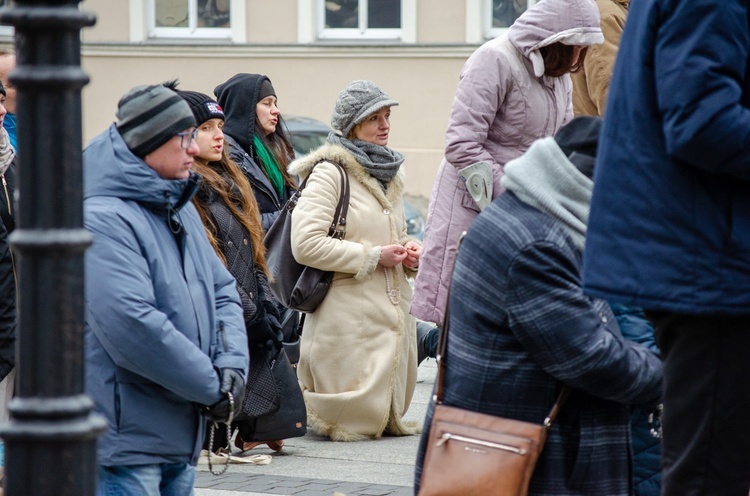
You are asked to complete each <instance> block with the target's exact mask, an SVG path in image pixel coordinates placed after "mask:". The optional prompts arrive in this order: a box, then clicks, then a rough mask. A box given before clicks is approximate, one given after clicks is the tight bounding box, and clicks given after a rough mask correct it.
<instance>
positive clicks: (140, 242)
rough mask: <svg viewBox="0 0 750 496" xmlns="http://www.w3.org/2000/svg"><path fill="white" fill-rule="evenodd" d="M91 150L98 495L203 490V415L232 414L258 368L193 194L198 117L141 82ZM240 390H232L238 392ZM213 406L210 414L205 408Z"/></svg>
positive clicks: (87, 211) (88, 304)
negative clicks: (102, 425)
mask: <svg viewBox="0 0 750 496" xmlns="http://www.w3.org/2000/svg"><path fill="white" fill-rule="evenodd" d="M117 118H118V120H117V122H116V123H115V124H113V125H111V126H110V127H109V128H108V129H107V130H106V131H104V132H103V133H102V134H100V135H99V136H97V137H96V138H94V139H93V141H92V142H91V144H90V145H89V146H88V147H87V148H86V150H85V151H84V153H83V168H84V226H85V227H86V229H88V230H89V231H91V233H92V234H93V244H92V246H91V247H90V248H89V249H88V251H87V252H86V256H85V263H86V265H85V270H86V272H85V274H86V295H85V308H86V322H85V345H86V392H87V393H88V394H89V395H90V396H91V397H92V398H93V399H94V401H95V405H96V406H95V409H96V411H97V412H98V413H99V414H101V415H103V416H104V417H105V418H106V419H107V421H108V422H109V429H108V431H107V432H106V433H105V434H104V435H103V436H102V437H101V438H100V439H99V444H98V456H99V460H98V462H99V487H98V493H97V494H100V495H105V494H118V495H127V496H129V495H133V496H135V495H145V494H148V495H159V494H161V495H162V496H167V495H170V496H172V495H173V496H184V495H188V494H192V493H193V484H194V479H195V465H196V463H197V462H198V455H199V453H200V449H201V446H202V444H203V439H204V433H205V427H206V418H205V417H206V416H208V417H209V418H211V419H212V420H215V421H227V420H228V417H229V415H230V410H231V402H232V400H231V398H233V399H234V402H235V403H236V404H237V406H238V407H239V402H240V401H241V396H242V391H243V389H244V384H245V378H246V375H247V368H248V348H247V337H246V333H245V324H244V320H243V316H242V307H241V305H240V299H239V296H238V294H237V289H236V287H235V280H234V278H233V277H232V276H231V275H230V274H229V272H228V271H227V270H226V268H224V265H223V264H222V263H221V261H220V260H219V259H218V258H217V257H216V254H215V252H214V250H213V249H212V248H211V245H210V244H209V242H208V239H207V238H206V234H205V230H204V228H203V224H202V223H201V220H200V218H199V216H198V213H197V211H196V210H195V207H194V206H193V204H192V203H191V202H190V198H191V197H192V196H193V194H194V193H195V192H196V190H197V187H198V185H199V183H200V179H199V177H198V176H197V175H196V174H195V173H193V172H191V171H190V167H191V165H192V163H193V156H194V155H195V154H196V153H198V145H197V144H196V143H195V120H194V118H193V113H192V112H191V110H190V107H189V106H188V105H187V103H185V101H184V100H183V99H182V98H180V96H178V95H177V94H176V93H175V92H174V91H172V90H170V89H167V88H165V87H164V86H161V85H155V86H139V87H136V88H133V89H132V90H130V91H129V92H128V93H127V94H126V95H125V96H123V97H122V99H121V100H120V102H119V104H118V111H117ZM230 395H231V398H230ZM201 413H203V415H201Z"/></svg>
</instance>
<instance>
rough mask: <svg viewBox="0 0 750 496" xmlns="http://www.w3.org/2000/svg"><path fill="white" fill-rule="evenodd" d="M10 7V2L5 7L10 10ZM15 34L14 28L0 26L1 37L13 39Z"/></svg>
mask: <svg viewBox="0 0 750 496" xmlns="http://www.w3.org/2000/svg"><path fill="white" fill-rule="evenodd" d="M8 7H10V2H7V5H6V6H5V8H8ZM0 8H3V7H0ZM14 34H15V29H14V28H13V26H3V25H0V37H3V38H6V37H7V38H12V37H13V35H14Z"/></svg>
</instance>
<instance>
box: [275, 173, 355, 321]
mask: <svg viewBox="0 0 750 496" xmlns="http://www.w3.org/2000/svg"><path fill="white" fill-rule="evenodd" d="M326 162H329V163H332V164H333V165H335V166H336V167H337V168H338V171H339V174H340V175H341V196H339V202H338V204H337V205H336V211H335V213H334V214H333V220H332V221H331V227H330V228H329V229H328V235H329V236H331V237H332V238H336V239H343V238H344V234H345V233H346V214H347V211H348V209H349V176H347V174H346V172H345V171H344V168H343V167H342V166H341V164H338V163H336V162H331V161H328V160H326ZM318 163H320V162H318ZM315 165H318V164H315ZM315 165H314V166H313V168H314V167H315ZM311 175H312V170H310V174H309V175H308V176H307V177H306V178H305V180H304V181H302V184H301V185H300V187H299V189H298V190H297V191H296V192H295V193H294V194H293V195H292V197H291V198H290V199H289V201H288V202H287V203H286V205H284V208H283V209H282V210H281V212H280V213H279V217H278V218H277V219H276V220H275V221H274V223H273V225H272V226H271V227H270V229H268V232H267V233H266V236H265V238H264V240H263V243H264V244H265V245H266V250H267V251H266V265H267V266H268V272H269V274H270V276H271V277H269V283H270V286H271V292H272V293H273V294H274V296H275V297H276V299H277V300H279V302H280V303H281V304H282V305H284V306H285V307H287V308H290V309H292V310H298V311H300V312H314V311H315V310H316V309H317V308H318V306H319V305H320V303H321V302H322V301H323V298H325V296H326V294H327V293H328V289H329V288H330V287H331V280H332V279H333V272H331V271H326V270H320V269H316V268H313V267H308V266H307V265H302V264H300V263H298V262H297V260H295V259H294V255H293V254H292V243H291V234H292V212H293V211H294V207H296V206H297V201H298V200H299V197H300V195H301V194H302V190H303V189H304V188H305V186H306V185H307V180H308V179H309V178H310V176H311Z"/></svg>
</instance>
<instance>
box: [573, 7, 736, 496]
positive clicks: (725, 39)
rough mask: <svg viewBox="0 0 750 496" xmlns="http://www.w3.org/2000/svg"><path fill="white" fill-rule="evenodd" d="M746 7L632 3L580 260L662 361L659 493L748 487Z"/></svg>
mask: <svg viewBox="0 0 750 496" xmlns="http://www.w3.org/2000/svg"><path fill="white" fill-rule="evenodd" d="M749 16H750V3H749V2H748V1H747V0H632V2H631V4H630V9H629V17H628V22H627V24H626V25H625V31H624V33H623V37H622V42H621V43H620V49H619V54H618V58H617V62H616V64H615V69H614V74H613V77H612V84H611V87H610V93H609V100H608V103H607V115H606V116H605V121H604V126H603V129H602V136H601V143H600V146H599V155H598V157H597V173H596V181H595V187H594V194H593V200H592V205H591V216H590V219H589V228H588V235H587V237H586V240H587V243H586V249H585V256H584V285H585V289H586V291H587V292H588V293H589V294H591V295H594V296H598V297H603V298H607V299H609V300H610V301H618V302H621V303H624V304H629V305H634V306H639V307H642V308H645V309H646V310H647V314H648V315H649V317H650V318H651V319H652V320H653V321H654V322H655V324H656V328H657V339H658V344H659V347H660V348H661V350H662V355H663V357H664V359H665V369H664V384H665V393H664V418H663V426H664V428H663V433H664V438H663V452H662V466H663V468H664V478H663V489H662V494H663V495H667V496H670V495H680V496H686V495H718V494H720V495H722V496H732V495H742V496H746V495H747V494H748V491H750V422H748V411H750V394H749V390H750V360H748V353H749V352H750V108H748V107H749V106H750V77H749V75H748V70H749V69H748V68H749V67H750V22H749Z"/></svg>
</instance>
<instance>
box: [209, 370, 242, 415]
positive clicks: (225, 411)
mask: <svg viewBox="0 0 750 496" xmlns="http://www.w3.org/2000/svg"><path fill="white" fill-rule="evenodd" d="M219 378H220V379H221V394H222V395H224V398H222V399H221V400H220V401H219V402H217V403H215V404H213V405H211V406H210V407H208V408H207V409H204V410H203V415H204V416H206V417H208V418H209V419H210V420H213V421H214V422H226V421H227V420H229V410H230V408H229V407H230V402H229V397H228V396H226V394H227V393H232V397H233V398H234V414H235V415H237V412H239V410H240V407H241V406H242V400H243V398H244V396H245V381H244V380H243V379H242V371H240V370H237V369H230V368H224V369H221V370H219Z"/></svg>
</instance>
